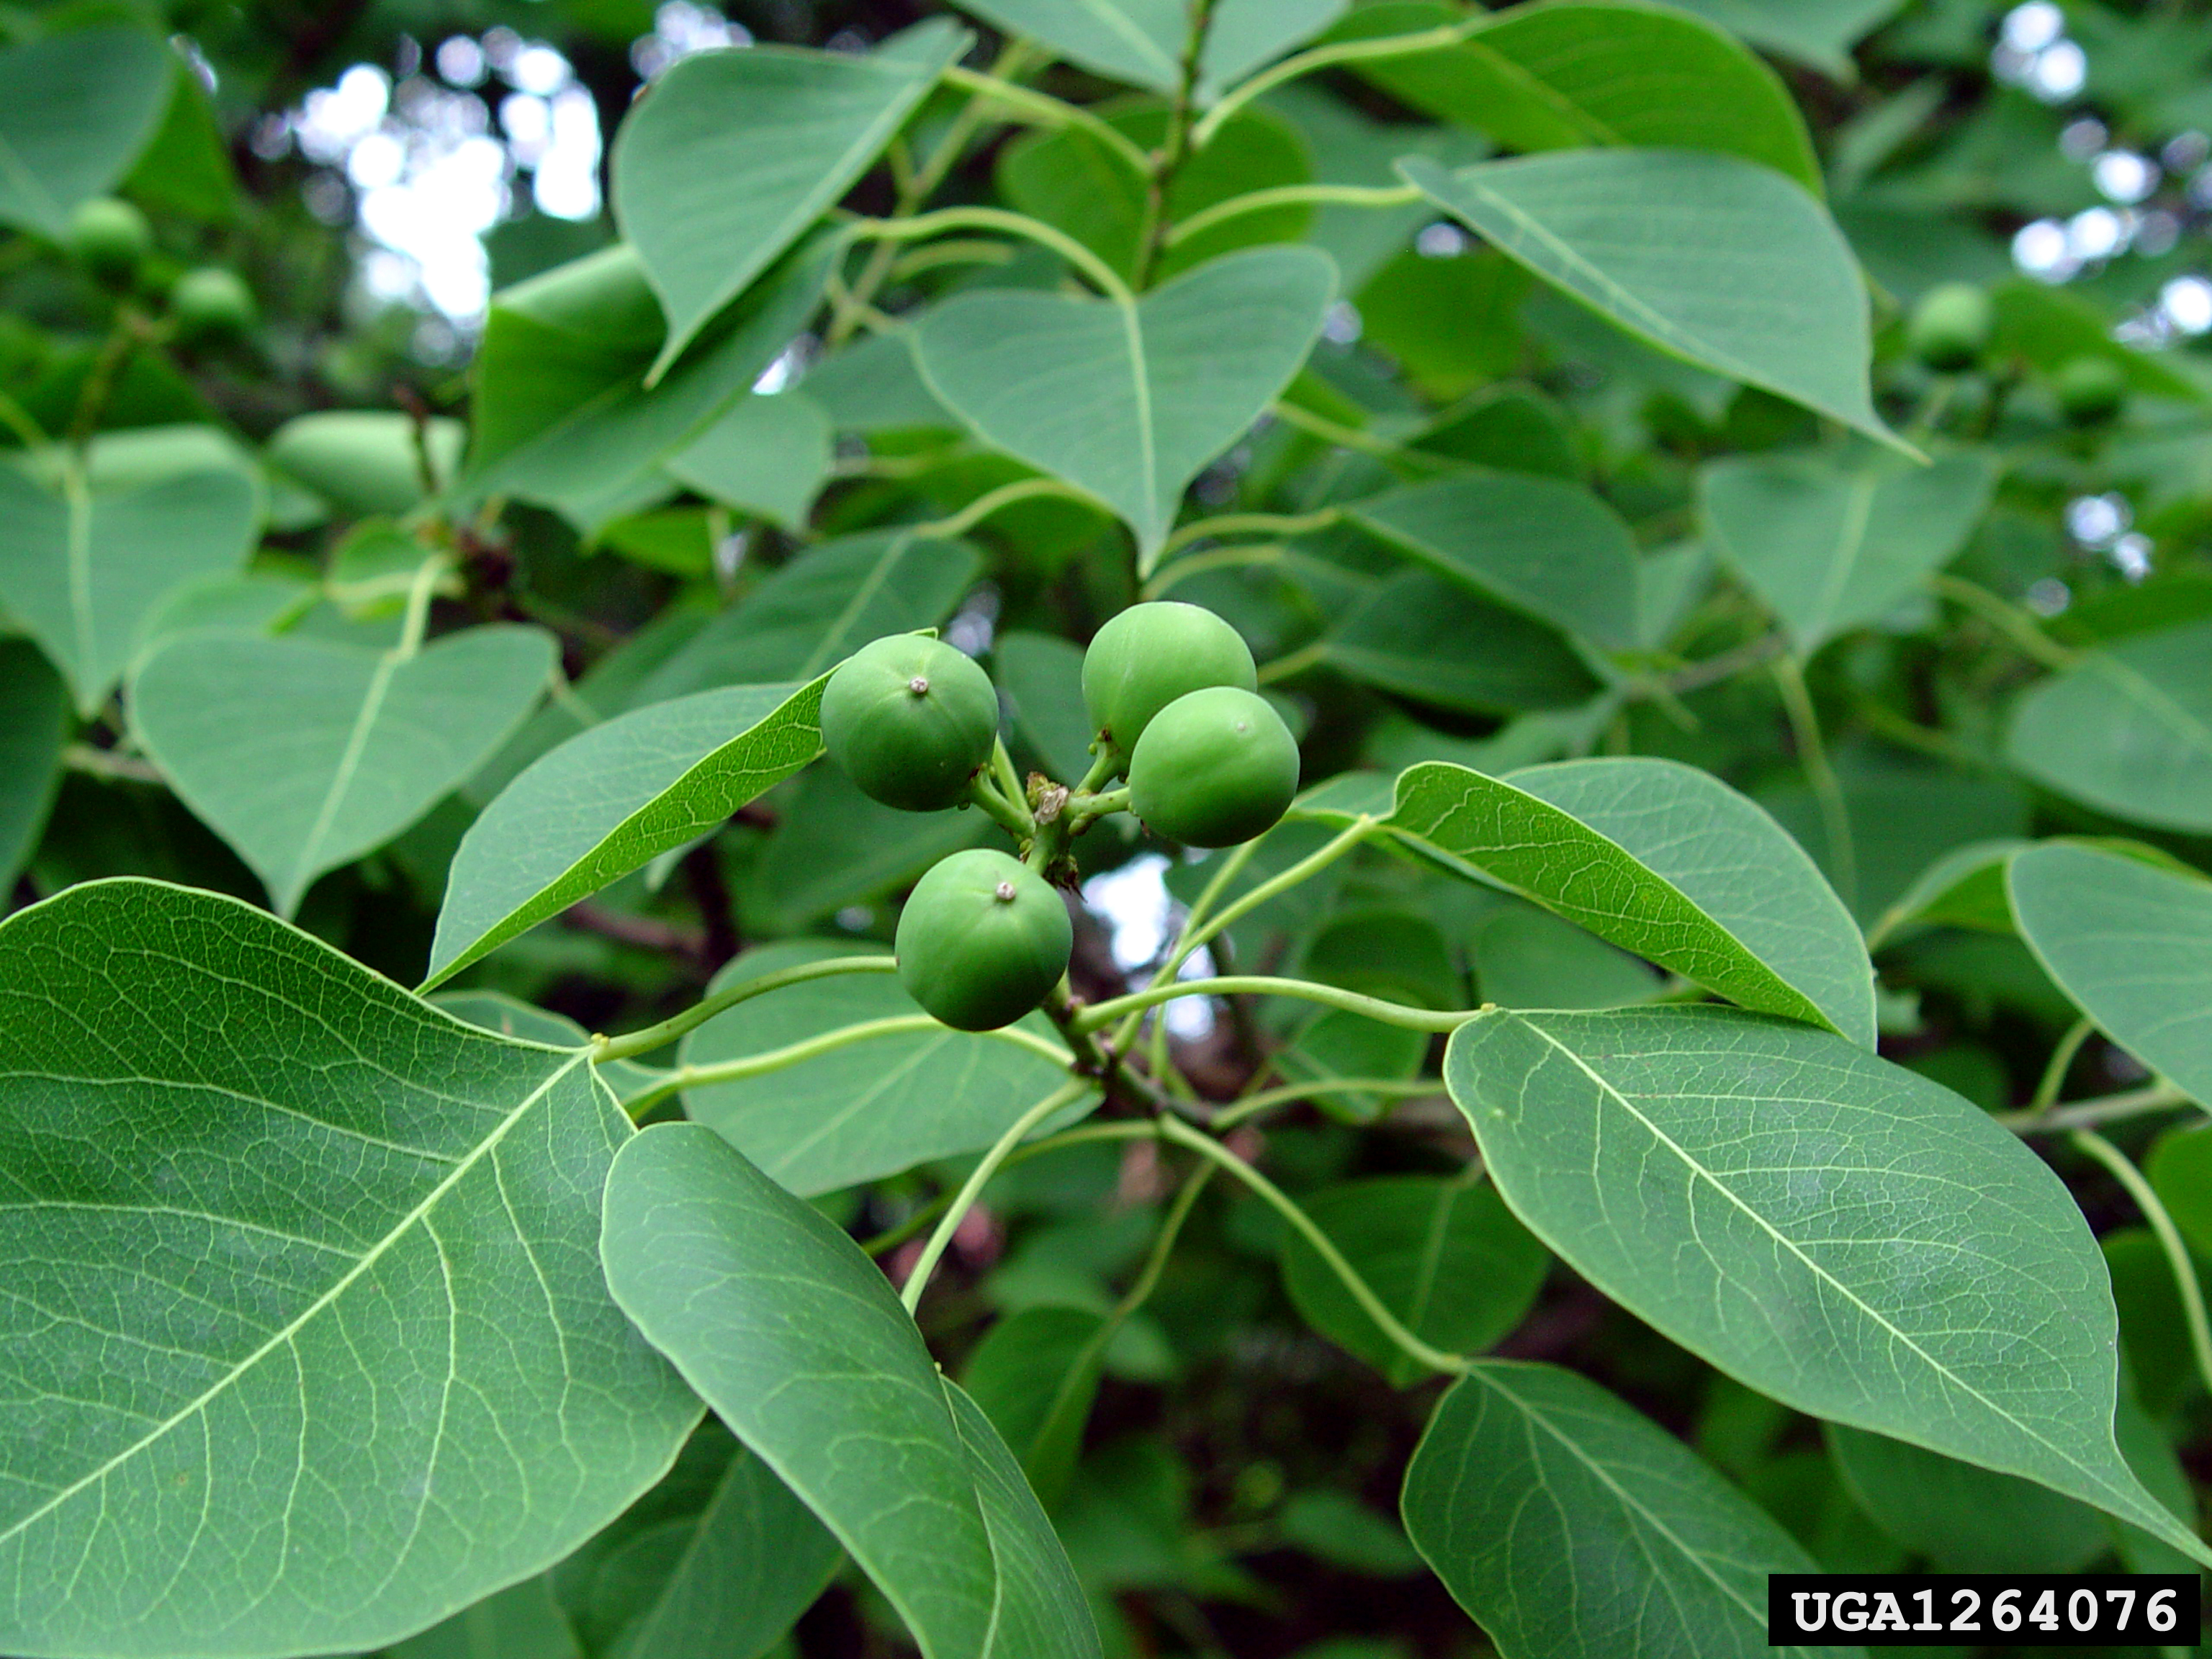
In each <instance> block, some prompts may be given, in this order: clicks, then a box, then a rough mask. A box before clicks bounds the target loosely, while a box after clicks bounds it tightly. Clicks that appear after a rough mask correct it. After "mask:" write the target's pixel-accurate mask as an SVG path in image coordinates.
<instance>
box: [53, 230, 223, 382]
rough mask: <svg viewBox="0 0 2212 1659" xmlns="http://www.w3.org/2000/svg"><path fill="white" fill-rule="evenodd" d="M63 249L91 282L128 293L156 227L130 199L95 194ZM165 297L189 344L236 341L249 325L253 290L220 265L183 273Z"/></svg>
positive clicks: (149, 249) (173, 321)
mask: <svg viewBox="0 0 2212 1659" xmlns="http://www.w3.org/2000/svg"><path fill="white" fill-rule="evenodd" d="M63 247H64V251H65V252H67V253H68V254H69V256H70V258H71V259H73V260H75V261H76V264H78V266H79V267H80V268H82V270H84V272H85V273H86V274H87V275H88V276H91V277H92V278H93V279H94V281H96V282H98V283H101V284H102V285H103V286H105V287H107V288H111V289H115V290H117V291H118V292H119V293H128V292H130V291H131V289H135V288H137V286H138V282H139V276H140V273H141V272H142V271H143V269H144V267H145V264H146V259H147V256H148V255H149V254H151V253H152V252H153V251H154V228H153V227H152V226H151V225H149V224H148V223H147V222H146V216H145V215H144V214H143V213H141V212H140V211H139V210H137V208H135V207H133V206H131V204H130V203H128V202H125V201H120V200H118V199H117V198H116V197H112V196H95V197H93V198H92V199H91V200H90V201H88V202H86V203H84V204H82V205H81V206H80V207H79V208H78V209H77V210H76V212H75V213H74V214H72V215H71V216H70V222H69V231H68V234H67V235H66V236H65V237H64V239H63ZM168 301H169V320H170V323H171V324H172V325H173V327H174V328H175V331H176V337H177V338H178V339H179V340H182V341H185V343H189V344H195V345H214V344H217V343H222V342H224V341H229V340H235V339H238V338H240V337H242V336H243V335H244V334H245V333H246V331H247V330H249V329H251V328H252V326H253V321H254V306H253V295H252V291H251V290H250V289H247V287H246V284H245V283H243V282H242V281H240V279H239V276H238V273H237V272H236V271H234V270H224V269H223V268H222V266H221V265H202V266H200V267H199V268H198V269H197V270H187V271H185V273H184V274H183V275H182V276H179V277H178V278H177V280H176V281H175V282H173V283H171V284H170V285H169V295H168Z"/></svg>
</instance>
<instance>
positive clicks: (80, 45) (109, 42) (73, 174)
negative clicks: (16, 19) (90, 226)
mask: <svg viewBox="0 0 2212 1659" xmlns="http://www.w3.org/2000/svg"><path fill="white" fill-rule="evenodd" d="M94 15H97V14H94ZM172 64H173V59H172V58H171V57H170V55H169V52H168V49H167V47H165V46H163V45H162V44H161V39H160V37H158V36H157V35H155V34H152V33H149V32H148V31H146V30H144V29H127V28H92V29H76V30H70V29H68V28H67V27H64V29H63V32H62V33H58V34H52V35H49V36H48V37H47V38H46V39H45V40H32V41H27V42H26V43H25V44H24V45H22V46H11V47H9V49H8V50H7V51H6V52H0V223H6V224H10V225H13V226H15V228H17V229H18V230H27V231H32V232H34V233H35V234H38V235H40V236H46V237H49V238H54V239H58V238H59V237H60V236H61V235H62V234H63V233H64V232H65V231H67V230H68V228H69V222H70V214H71V213H72V212H73V211H74V210H76V208H77V206H78V205H79V204H82V203H83V202H84V201H86V200H87V199H88V197H94V196H104V195H106V193H107V192H108V191H112V190H113V189H114V188H115V186H116V185H118V183H120V182H121V180H122V179H123V176H124V174H125V173H128V172H130V170H131V162H132V161H134V160H135V159H136V158H137V155H138V152H139V151H140V150H141V149H143V148H144V147H145V144H146V141H147V140H148V139H149V138H151V137H153V136H154V130H155V126H156V125H158V124H159V123H160V121H161V112H162V111H163V109H165V108H166V107H167V105H168V101H169V76H170V74H171V70H172Z"/></svg>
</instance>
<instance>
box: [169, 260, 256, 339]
mask: <svg viewBox="0 0 2212 1659" xmlns="http://www.w3.org/2000/svg"><path fill="white" fill-rule="evenodd" d="M169 315H170V317H171V318H172V319H173V320H174V321H175V323H176V325H177V337H178V338H179V339H180V340H184V341H185V342H187V343H194V344H199V343H215V342H216V341H221V340H235V339H238V338H240V337H242V336H243V335H244V334H245V333H246V331H247V330H248V329H250V328H252V326H253V321H254V306H253V293H252V289H248V288H247V287H246V284H245V283H244V282H242V281H240V278H239V275H238V273H237V272H236V271H234V270H224V269H223V268H222V266H221V265H204V266H203V267H201V268H200V269H199V270H188V271H186V272H185V274H184V275H183V276H179V277H178V278H177V281H176V284H175V286H174V287H173V288H171V289H170V290H169Z"/></svg>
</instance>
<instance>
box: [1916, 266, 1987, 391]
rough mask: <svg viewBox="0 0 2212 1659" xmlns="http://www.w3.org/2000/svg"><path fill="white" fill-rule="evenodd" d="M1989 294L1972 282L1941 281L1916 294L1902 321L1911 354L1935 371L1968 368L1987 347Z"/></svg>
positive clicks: (1949, 372) (1944, 372) (1978, 358)
mask: <svg viewBox="0 0 2212 1659" xmlns="http://www.w3.org/2000/svg"><path fill="white" fill-rule="evenodd" d="M1994 320H1995V319H1994V317H1993V315H1992V313H1991V312H1990V296H1989V295H1986V294H1984V293H1983V292H1982V290H1981V289H1978V288H1976V287H1975V286H1974V285H1973V284H1972V283H1939V284H1938V285H1937V286H1936V287H1934V288H1931V289H1929V290H1928V292H1927V293H1925V294H1923V295H1921V296H1920V303H1919V304H1918V305H1917V306H1915V307H1912V316H1911V319H1910V320H1909V321H1907V322H1906V324H1905V339H1906V341H1907V342H1908V343H1910V344H1911V347H1912V354H1913V356H1916V357H1917V358H1919V359H1920V361H1921V362H1923V363H1925V364H1927V365H1928V367H1929V368H1932V369H1935V370H1936V372H1937V373H1939V374H1957V373H1959V371H1960V370H1961V369H1966V368H1972V367H1973V366H1974V365H1975V363H1977V362H1979V361H1980V359H1981V356H1982V353H1983V352H1984V351H1986V350H1988V349H1989V344H1990V327H1991V325H1992V324H1993V322H1994Z"/></svg>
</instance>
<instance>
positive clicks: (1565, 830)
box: [1304, 759, 1875, 1048]
mask: <svg viewBox="0 0 2212 1659" xmlns="http://www.w3.org/2000/svg"><path fill="white" fill-rule="evenodd" d="M1369 805H1380V803H1379V802H1372V803H1370V804H1369ZM1358 810H1362V808H1361V806H1360V805H1358V804H1356V803H1354V802H1353V801H1352V799H1351V798H1350V797H1349V796H1348V795H1347V796H1345V797H1342V798H1340V804H1338V805H1331V804H1330V801H1329V798H1328V796H1325V795H1317V796H1316V797H1314V798H1312V799H1310V800H1309V801H1308V802H1307V803H1306V805H1305V807H1304V811H1307V812H1308V813H1310V814H1311V815H1313V816H1316V817H1343V816H1348V815H1349V813H1350V812H1351V811H1358ZM1382 821H1383V823H1385V824H1386V825H1388V826H1389V829H1391V831H1392V832H1393V833H1395V835H1396V836H1399V837H1400V838H1401V840H1403V841H1405V842H1407V843H1408V844H1409V845H1411V846H1413V848H1416V849H1417V850H1419V851H1421V852H1424V853H1425V854H1429V855H1430V856H1431V857H1432V858H1435V859H1436V860H1437V861H1439V862H1440V863H1442V864H1443V866H1445V867H1446V868H1450V869H1456V870H1459V871H1460V872H1463V873H1467V874H1470V875H1474V876H1475V878H1477V879H1485V880H1489V881H1492V882H1497V883H1500V884H1504V885H1505V886H1507V887H1509V888H1510V889H1512V890H1514V891H1516V892H1518V893H1521V894H1522V895H1523V896H1526V897H1528V898H1531V899H1534V901H1535V902H1537V903H1539V904H1541V905H1542V906H1544V907H1545V908H1547V909H1549V910H1553V911H1556V912H1557V913H1558V914H1559V915H1563V916H1565V918H1566V919H1567V920H1568V921H1572V922H1576V923H1578V924H1580V925H1581V926H1582V927H1586V928H1588V929H1589V931H1590V932H1591V933H1595V934H1596V935H1597V936H1598V937H1599V938H1600V939H1608V940H1610V941H1612V942H1613V944H1615V945H1620V947H1621V948H1622V949H1623V950H1625V951H1633V952H1635V953H1636V954H1637V955H1638V956H1640V957H1644V958H1646V959H1647V960H1649V961H1651V962H1656V963H1658V964H1659V965H1660V966H1661V967H1662V968H1669V969H1673V970H1674V972H1676V973H1678V974H1680V975H1682V976H1683V977H1684V978H1685V979H1688V980H1692V981H1695V982H1696V983H1698V984H1700V985H1703V986H1705V987H1706V988H1707V989H1709V990H1712V991H1717V992H1718V993H1720V994H1721V995H1723V996H1724V997H1727V998H1729V1000H1731V1001H1735V1002H1739V1003H1741V1004H1742V1005H1743V1006H1745V1007H1747V1008H1756V1009H1759V1010H1761V1011H1762V1012H1767V1013H1776V1014H1782V1015H1784V1016H1786V1017H1788V1018H1791V1019H1802V1020H1808V1021H1810V1022H1811V1023H1813V1024H1816V1025H1825V1026H1826V1027H1828V1028H1829V1029H1830V1030H1835V1031H1840V1032H1842V1033H1843V1034H1844V1036H1848V1037H1850V1038H1851V1039H1852V1040H1853V1041H1854V1042H1859V1043H1863V1044H1864V1045H1865V1046H1867V1047H1869V1048H1871V1047H1873V1045H1874V1034H1875V1025H1874V969H1873V967H1872V964H1870V963H1869V962H1868V960H1867V954H1866V946H1865V944H1864V943H1863V940H1862V939H1861V937H1860V934H1859V930H1858V926H1857V923H1855V922H1854V921H1852V920H1851V917H1850V912H1849V911H1847V910H1845V909H1844V907H1843V903H1842V901H1840V900H1839V899H1838V898H1837V897H1836V896H1835V893H1834V891H1833V890H1832V889H1831V888H1830V887H1829V886H1828V884H1827V883H1826V881H1825V880H1824V879H1822V878H1821V875H1820V871H1819V870H1818V869H1817V868H1815V867H1814V863H1813V860H1811V859H1809V858H1808V857H1807V856H1806V854H1805V850H1804V848H1802V847H1800V846H1799V845H1798V844H1797V843H1796V842H1795V841H1793V840H1791V839H1790V836H1789V834H1788V832H1787V831H1785V830H1784V829H1783V828H1782V826H1781V825H1779V824H1778V823H1775V822H1774V820H1773V819H1772V818H1771V817H1768V816H1767V815H1766V814H1765V812H1763V811H1760V810H1759V807H1758V806H1756V805H1753V803H1752V802H1751V801H1749V800H1747V799H1745V798H1744V797H1743V796H1741V795H1740V794H1738V793H1736V792H1735V790H1733V789H1731V788H1729V787H1728V786H1727V785H1726V784H1724V783H1723V782H1722V781H1720V780H1719V779H1718V778H1716V777H1714V776H1713V775H1711V774H1710V773H1707V772H1700V771H1698V770H1697V769H1694V768H1692V767H1687V766H1683V765H1680V764H1678V763H1675V762H1673V761H1663V760H1649V759H1632V760H1582V761H1563V762H1561V763H1558V764H1556V765H1551V766H1532V767H1528V768H1526V769H1522V770H1521V771H1517V772H1509V773H1507V774H1506V775H1504V777H1502V778H1492V777H1487V776H1486V775H1483V774H1482V773H1480V772H1475V771H1471V770H1469V769H1468V768H1466V767H1464V766H1455V765H1453V764H1451V763H1449V762H1445V761H1430V762H1425V763H1422V764H1419V765H1417V766H1413V767H1409V768H1407V770H1406V771H1405V772H1403V773H1401V775H1399V778H1398V782H1397V789H1396V793H1395V806H1394V807H1393V808H1392V809H1391V811H1389V814H1388V816H1387V817H1383V820H1382Z"/></svg>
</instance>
